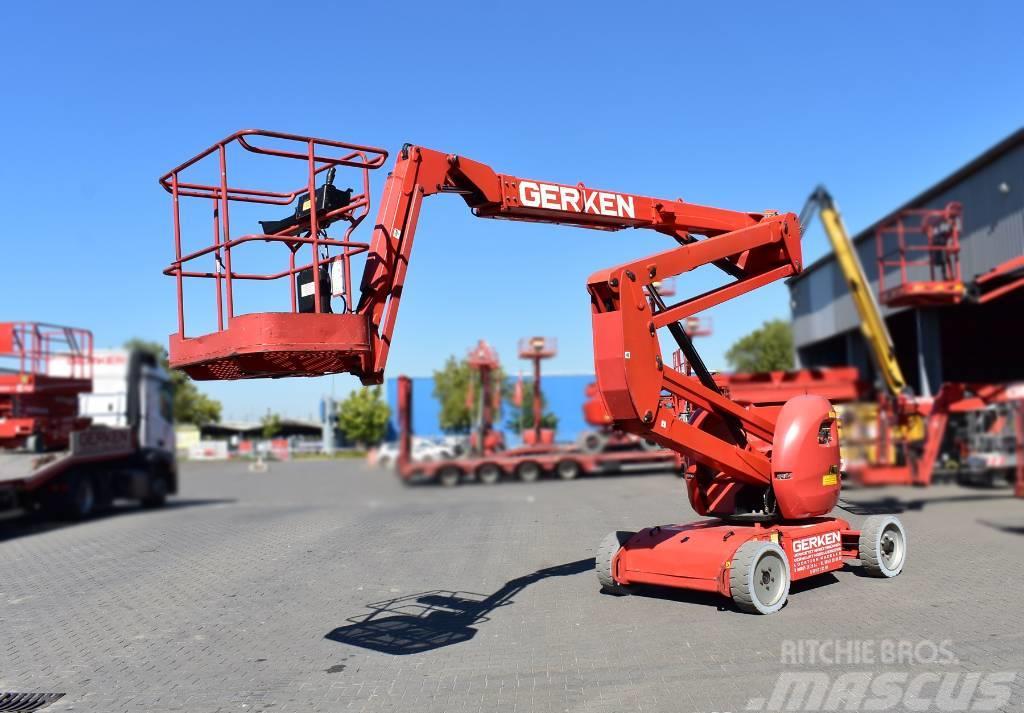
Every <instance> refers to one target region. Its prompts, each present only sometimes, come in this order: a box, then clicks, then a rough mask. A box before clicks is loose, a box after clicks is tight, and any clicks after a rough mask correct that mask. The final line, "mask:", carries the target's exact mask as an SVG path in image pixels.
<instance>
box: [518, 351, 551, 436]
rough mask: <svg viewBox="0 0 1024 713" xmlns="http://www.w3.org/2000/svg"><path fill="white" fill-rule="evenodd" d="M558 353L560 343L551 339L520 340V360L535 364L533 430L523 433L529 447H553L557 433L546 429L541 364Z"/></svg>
mask: <svg viewBox="0 0 1024 713" xmlns="http://www.w3.org/2000/svg"><path fill="white" fill-rule="evenodd" d="M557 353H558V343H557V342H556V341H555V340H554V339H551V338H550V337H528V338H526V339H520V340H519V358H520V359H526V360H527V361H530V362H533V428H531V429H529V430H524V431H523V433H522V436H523V443H525V444H526V445H527V446H540V445H551V444H552V443H554V442H555V432H554V431H553V430H551V429H550V428H544V424H543V420H544V397H543V392H542V391H541V387H540V363H541V362H542V361H544V360H545V359H553V358H554V357H555V355H556V354H557Z"/></svg>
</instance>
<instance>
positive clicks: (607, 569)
mask: <svg viewBox="0 0 1024 713" xmlns="http://www.w3.org/2000/svg"><path fill="white" fill-rule="evenodd" d="M635 534H636V533H635V532H623V531H621V530H619V531H616V532H609V533H608V534H607V535H605V537H604V539H603V540H601V544H600V545H598V546H597V553H596V554H595V555H594V571H595V572H596V573H597V581H598V583H599V584H600V585H601V591H602V592H607V593H608V594H614V595H616V596H624V595H626V594H629V588H628V587H626V586H624V585H621V584H619V583H618V582H616V581H615V575H614V573H613V572H612V560H614V559H615V555H616V554H617V553H618V551H619V550H620V549H622V546H623V545H624V544H626V542H627V541H629V539H630V538H631V537H632V536H633V535H635Z"/></svg>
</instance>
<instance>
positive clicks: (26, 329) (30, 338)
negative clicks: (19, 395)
mask: <svg viewBox="0 0 1024 713" xmlns="http://www.w3.org/2000/svg"><path fill="white" fill-rule="evenodd" d="M92 357H93V339H92V332H90V331H89V330H87V329H79V328H77V327H64V326H61V325H57V324H45V323H42V322H0V376H5V377H15V378H14V381H15V382H17V383H18V384H19V385H20V386H21V387H22V388H27V387H28V386H29V384H30V380H27V379H26V378H23V377H29V376H31V377H53V378H55V379H78V380H91V379H92V368H93V358H92ZM33 380H34V379H33Z"/></svg>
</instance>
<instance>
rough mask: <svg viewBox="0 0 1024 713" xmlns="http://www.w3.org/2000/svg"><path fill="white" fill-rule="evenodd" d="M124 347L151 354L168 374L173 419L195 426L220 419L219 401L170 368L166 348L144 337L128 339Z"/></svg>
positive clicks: (185, 375)
mask: <svg viewBox="0 0 1024 713" xmlns="http://www.w3.org/2000/svg"><path fill="white" fill-rule="evenodd" d="M124 348H125V349H128V350H131V349H138V350H139V351H143V352H147V353H149V354H152V355H153V356H154V357H156V359H157V361H158V362H159V363H160V365H161V366H162V367H163V368H164V369H165V370H167V373H168V374H170V377H171V385H172V386H173V387H174V420H175V421H176V422H177V423H193V424H195V425H196V426H204V425H206V424H208V423H217V422H218V421H220V414H221V404H220V401H217V400H215V399H211V398H210V397H209V396H207V395H206V394H204V393H202V392H200V391H199V389H197V388H196V385H195V382H194V381H192V379H191V378H189V376H188V374H186V373H185V372H183V371H178V370H177V369H171V368H170V366H169V365H168V363H167V350H166V349H164V347H163V345H161V344H158V343H157V342H149V341H146V340H144V339H129V340H128V341H127V342H125V343H124Z"/></svg>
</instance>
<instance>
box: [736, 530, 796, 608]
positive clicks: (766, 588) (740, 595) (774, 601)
mask: <svg viewBox="0 0 1024 713" xmlns="http://www.w3.org/2000/svg"><path fill="white" fill-rule="evenodd" d="M729 589H730V592H731V593H732V599H733V601H734V602H736V606H738V607H739V608H740V609H741V610H742V611H745V612H747V613H748V614H774V613H775V612H777V611H778V610H779V609H781V608H782V607H783V606H784V605H785V604H786V598H787V597H788V596H789V560H788V559H786V553H785V552H783V551H782V548H781V547H779V546H778V545H777V544H775V543H774V542H770V541H766V540H751V541H750V542H745V543H743V544H742V545H741V546H740V548H739V549H738V550H736V554H735V555H733V558H732V567H731V568H730V570H729Z"/></svg>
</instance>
